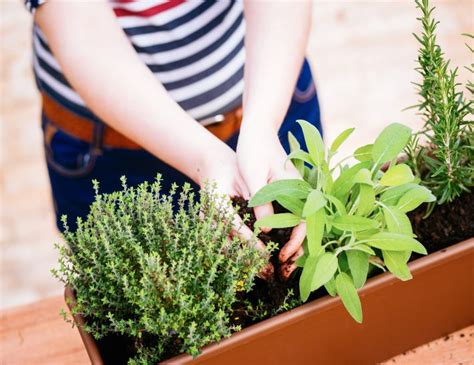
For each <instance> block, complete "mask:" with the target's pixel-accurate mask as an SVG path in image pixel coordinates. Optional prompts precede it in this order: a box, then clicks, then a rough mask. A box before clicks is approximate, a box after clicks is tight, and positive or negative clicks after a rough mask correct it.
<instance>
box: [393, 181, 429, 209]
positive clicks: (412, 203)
mask: <svg viewBox="0 0 474 365" xmlns="http://www.w3.org/2000/svg"><path fill="white" fill-rule="evenodd" d="M433 201H436V197H435V196H434V195H433V194H431V191H429V190H428V189H427V188H425V187H424V186H416V187H414V188H413V189H410V190H408V191H407V192H406V193H405V194H403V196H402V197H401V198H400V200H399V201H398V204H397V207H398V209H400V210H401V211H402V212H410V211H412V210H413V209H416V208H418V207H419V206H420V205H421V204H422V203H427V202H433Z"/></svg>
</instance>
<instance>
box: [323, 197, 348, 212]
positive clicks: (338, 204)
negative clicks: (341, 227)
mask: <svg viewBox="0 0 474 365" xmlns="http://www.w3.org/2000/svg"><path fill="white" fill-rule="evenodd" d="M324 196H325V197H326V199H327V200H328V201H330V202H331V203H332V204H333V205H334V207H335V208H336V210H337V213H338V214H339V215H345V214H347V210H346V207H345V206H344V204H342V202H341V201H340V200H339V199H338V198H336V197H335V196H332V195H330V194H325V195H324Z"/></svg>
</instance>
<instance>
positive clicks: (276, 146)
mask: <svg viewBox="0 0 474 365" xmlns="http://www.w3.org/2000/svg"><path fill="white" fill-rule="evenodd" d="M237 161H238V165H239V170H240V174H241V176H242V177H243V179H244V181H245V183H246V185H247V187H248V189H249V192H250V196H253V195H255V193H256V192H257V191H258V190H260V189H261V188H262V187H263V186H265V185H267V184H268V183H271V182H273V181H276V180H282V179H301V176H300V174H299V173H298V171H297V170H296V168H295V166H294V165H293V163H292V162H291V161H290V160H287V154H286V152H285V150H284V148H283V146H282V145H281V143H280V140H279V138H278V135H277V131H276V130H275V129H273V128H268V127H264V126H262V124H260V125H259V124H258V123H253V124H249V125H247V128H243V129H241V132H240V136H239V142H238V145H237ZM254 212H255V217H256V219H260V218H262V217H265V216H267V215H271V214H273V206H272V204H271V203H267V204H264V205H261V206H258V207H255V208H254ZM270 230H271V228H266V227H262V232H265V233H267V232H269V231H270ZM305 236H306V224H305V223H300V224H299V225H298V226H296V227H295V228H294V229H293V232H292V234H291V238H290V240H289V241H288V242H287V243H286V244H285V246H284V247H283V248H282V249H281V251H280V254H279V260H280V262H281V263H283V265H282V266H281V269H280V274H281V276H282V277H284V278H288V277H289V276H290V275H291V273H292V272H293V271H294V270H295V269H296V267H297V266H296V265H295V264H294V261H295V260H296V259H297V258H298V257H300V256H301V255H302V254H303V241H304V238H305Z"/></svg>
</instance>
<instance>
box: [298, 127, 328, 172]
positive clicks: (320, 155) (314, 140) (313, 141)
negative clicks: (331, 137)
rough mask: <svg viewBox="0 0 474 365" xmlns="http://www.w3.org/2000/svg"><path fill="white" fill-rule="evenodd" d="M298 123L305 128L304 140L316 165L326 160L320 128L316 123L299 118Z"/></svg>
mask: <svg viewBox="0 0 474 365" xmlns="http://www.w3.org/2000/svg"><path fill="white" fill-rule="evenodd" d="M297 123H299V125H300V126H301V128H302V129H303V135H304V140H305V142H306V147H307V148H308V152H309V155H310V156H311V159H312V160H313V161H314V162H315V163H316V165H319V164H321V162H322V161H323V160H324V143H323V139H322V137H321V134H319V131H318V129H317V128H316V127H315V126H314V125H312V124H310V123H308V122H307V121H305V120H302V119H299V120H297Z"/></svg>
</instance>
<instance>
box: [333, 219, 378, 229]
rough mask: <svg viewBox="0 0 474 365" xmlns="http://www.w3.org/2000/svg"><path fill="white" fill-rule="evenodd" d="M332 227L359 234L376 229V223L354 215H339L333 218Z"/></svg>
mask: <svg viewBox="0 0 474 365" xmlns="http://www.w3.org/2000/svg"><path fill="white" fill-rule="evenodd" d="M332 224H333V226H334V227H336V228H337V229H340V230H341V231H350V232H359V231H365V230H367V229H372V228H377V226H378V222H377V221H375V220H373V219H370V218H365V217H359V216H356V215H341V216H337V217H335V218H334V220H333V222H332Z"/></svg>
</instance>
